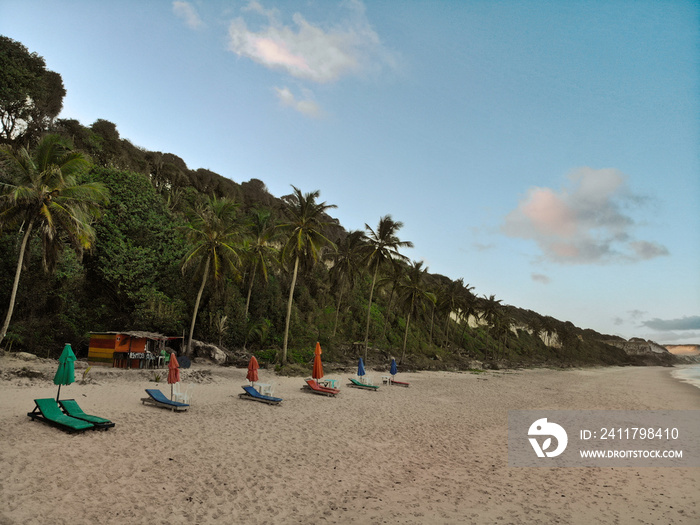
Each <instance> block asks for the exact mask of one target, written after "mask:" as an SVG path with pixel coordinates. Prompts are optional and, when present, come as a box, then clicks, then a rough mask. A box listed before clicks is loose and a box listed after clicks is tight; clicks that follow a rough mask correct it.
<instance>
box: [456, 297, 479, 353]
mask: <svg viewBox="0 0 700 525" xmlns="http://www.w3.org/2000/svg"><path fill="white" fill-rule="evenodd" d="M473 289H474V287H473V286H469V284H465V285H464V287H463V288H462V290H461V292H460V294H459V299H458V301H457V306H458V307H459V317H461V319H462V321H463V322H464V326H463V327H462V341H464V332H466V331H467V327H468V326H469V317H471V316H472V315H476V297H475V296H474V294H473V293H472V290H473Z"/></svg>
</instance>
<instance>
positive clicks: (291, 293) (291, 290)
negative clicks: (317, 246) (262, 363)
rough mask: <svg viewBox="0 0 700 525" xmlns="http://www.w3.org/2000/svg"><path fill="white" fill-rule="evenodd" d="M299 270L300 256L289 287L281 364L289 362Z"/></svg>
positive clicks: (295, 261)
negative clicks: (291, 327)
mask: <svg viewBox="0 0 700 525" xmlns="http://www.w3.org/2000/svg"><path fill="white" fill-rule="evenodd" d="M298 270H299V256H298V255H297V257H296V259H294V273H293V274H292V285H291V286H290V287H289V300H288V301H287V319H286V320H285V321H284V343H282V355H281V356H280V364H281V365H283V364H285V363H286V362H287V341H289V321H290V319H291V318H292V300H293V299H294V287H295V286H296V284H297V271H298Z"/></svg>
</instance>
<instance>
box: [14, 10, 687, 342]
mask: <svg viewBox="0 0 700 525" xmlns="http://www.w3.org/2000/svg"><path fill="white" fill-rule="evenodd" d="M699 22H700V7H699V6H698V4H697V2H694V1H680V0H679V1H674V0H669V1H668V2H656V1H644V0H640V1H611V2H607V1H606V2H604V1H586V2H583V1H580V2H577V1H572V2H558V1H534V0H533V1H526V0H523V1H505V2H490V1H466V0H465V1H399V0H395V1H390V0H385V1H381V2H373V1H369V0H367V1H366V2H364V3H363V2H359V1H356V0H350V1H342V2H330V1H327V0H304V1H293V0H289V1H267V0H261V1H258V2H255V1H253V2H250V1H195V0H193V1H190V2H184V1H175V2H172V1H156V0H154V1H148V2H142V1H120V2H95V1H88V0H82V1H78V0H76V1H70V0H68V1H62V2H55V1H36V0H17V1H16V0H2V1H1V2H0V33H1V34H3V35H6V36H9V37H11V38H13V39H15V40H18V41H20V42H22V43H23V44H24V45H25V46H27V47H28V48H29V50H30V51H32V52H36V53H38V54H39V55H41V56H43V57H44V58H45V59H46V63H47V67H48V68H49V69H51V70H53V71H56V72H58V73H60V74H61V76H62V77H63V81H64V84H65V87H66V90H67V96H66V98H65V101H64V109H63V112H62V114H61V117H64V118H75V119H78V120H79V121H80V122H81V123H83V124H84V125H90V124H91V123H92V122H94V121H95V120H97V119H98V118H102V119H106V120H109V121H112V122H114V123H115V124H116V125H117V128H118V130H119V132H120V134H121V136H122V138H126V139H129V140H130V141H131V142H132V143H134V144H135V145H137V146H140V147H143V148H146V149H149V150H155V151H163V152H170V153H174V154H176V155H178V156H180V157H182V158H183V159H184V160H185V162H186V163H187V165H188V167H189V168H191V169H197V168H207V169H210V170H212V171H215V172H217V173H219V174H221V175H223V176H225V177H228V178H230V179H233V180H235V181H237V182H243V181H247V180H249V179H251V178H257V179H260V180H262V181H263V182H265V184H266V185H267V187H268V189H269V190H270V192H271V193H272V194H274V195H277V196H281V195H284V194H287V193H289V192H290V190H291V186H290V185H291V184H293V185H295V186H297V187H299V188H300V189H301V190H302V191H305V192H307V191H313V190H320V192H321V199H322V200H325V201H326V202H328V203H331V204H335V205H337V206H338V208H337V209H336V210H334V215H335V216H336V217H337V218H338V219H339V220H340V222H341V224H342V225H343V226H344V227H345V228H346V229H348V230H350V229H361V228H363V227H364V225H365V223H368V224H369V225H370V226H372V227H375V226H376V224H377V222H378V221H379V218H380V217H381V216H383V215H386V214H391V215H392V217H393V218H394V219H396V220H399V221H402V222H403V223H404V228H403V229H402V230H401V238H402V239H404V240H410V241H412V242H413V243H414V245H415V248H413V249H410V250H406V251H405V254H406V255H407V256H408V257H410V258H411V259H413V260H423V261H425V263H426V264H427V265H428V266H429V268H430V271H431V272H434V273H440V274H443V275H446V276H448V277H450V278H452V279H457V278H460V277H463V278H464V280H465V282H467V283H469V284H470V285H472V286H474V287H475V289H474V292H475V293H477V294H478V295H491V294H495V295H496V297H497V298H500V299H502V300H503V302H504V303H507V304H512V305H515V306H519V307H522V308H528V309H532V310H534V311H536V312H539V313H541V314H544V315H551V316H553V317H555V318H557V319H561V320H569V321H571V322H573V323H574V324H576V325H577V326H581V327H584V328H592V329H594V330H597V331H599V332H602V333H608V334H615V335H620V336H622V337H625V338H630V337H643V338H647V339H653V340H655V341H657V342H660V343H683V342H687V343H700V270H699V267H700V264H699V262H700V149H699V147H698V146H699V145H700V100H699V98H698V93H700V81H699V80H700V30H699V28H700V23H699Z"/></svg>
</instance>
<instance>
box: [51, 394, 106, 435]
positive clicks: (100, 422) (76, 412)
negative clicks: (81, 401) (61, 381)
mask: <svg viewBox="0 0 700 525" xmlns="http://www.w3.org/2000/svg"><path fill="white" fill-rule="evenodd" d="M58 404H59V405H61V408H62V409H63V412H65V414H66V415H67V416H70V417H74V418H76V419H82V420H83V421H87V422H88V423H92V424H93V425H95V428H96V429H100V430H109V429H110V428H112V427H113V426H114V423H112V422H111V421H110V420H109V419H105V418H103V417H98V416H91V415H90V414H86V413H85V412H83V409H82V408H80V405H78V402H77V401H76V400H75V399H61V400H60V401H59V402H58Z"/></svg>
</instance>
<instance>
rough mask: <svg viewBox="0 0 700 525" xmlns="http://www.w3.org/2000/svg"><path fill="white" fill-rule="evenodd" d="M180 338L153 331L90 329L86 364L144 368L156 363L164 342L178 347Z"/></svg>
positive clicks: (164, 345)
mask: <svg viewBox="0 0 700 525" xmlns="http://www.w3.org/2000/svg"><path fill="white" fill-rule="evenodd" d="M181 343H182V337H168V336H164V335H162V334H156V333H153V332H135V331H131V332H91V333H90V346H89V348H88V363H90V364H91V365H103V366H112V367H116V368H146V367H149V366H151V365H155V364H157V363H158V357H159V356H160V355H161V351H162V350H164V349H165V347H166V345H172V344H175V345H177V346H180V344H181Z"/></svg>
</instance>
